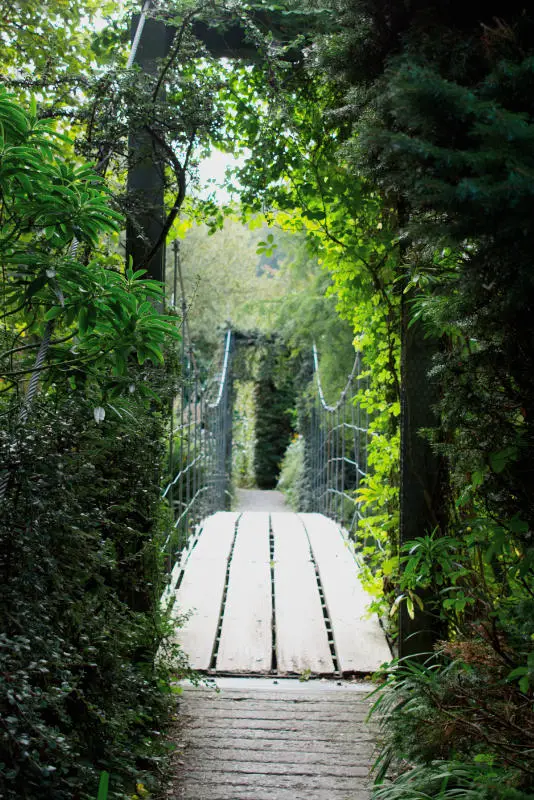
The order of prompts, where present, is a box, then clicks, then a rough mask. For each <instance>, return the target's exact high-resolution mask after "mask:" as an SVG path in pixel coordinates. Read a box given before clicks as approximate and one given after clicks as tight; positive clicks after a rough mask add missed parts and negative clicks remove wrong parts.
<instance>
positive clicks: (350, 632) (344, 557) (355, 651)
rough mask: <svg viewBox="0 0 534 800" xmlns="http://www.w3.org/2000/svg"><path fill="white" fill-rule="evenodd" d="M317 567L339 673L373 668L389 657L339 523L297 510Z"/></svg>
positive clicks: (384, 640)
mask: <svg viewBox="0 0 534 800" xmlns="http://www.w3.org/2000/svg"><path fill="white" fill-rule="evenodd" d="M299 517H300V519H301V520H302V521H303V523H304V526H305V528H306V532H307V534H308V537H309V540H310V544H311V547H312V551H313V554H314V556H315V560H316V562H317V565H318V569H319V576H320V579H321V583H322V586H323V590H324V595H325V601H326V606H327V610H328V616H329V618H330V620H331V623H332V632H333V635H334V641H335V644H336V653H337V657H338V662H339V669H340V671H341V672H343V673H350V672H374V671H375V670H376V669H378V667H379V666H380V665H381V664H383V663H385V662H386V661H390V660H391V652H390V650H389V647H388V644H387V641H386V638H385V636H384V632H383V631H382V628H381V627H380V624H379V622H378V618H377V616H376V614H373V615H372V616H370V615H369V612H368V611H367V606H368V605H369V596H368V595H367V594H366V592H365V590H364V588H363V586H362V584H361V582H360V580H359V578H358V572H357V569H356V564H355V561H354V558H353V555H352V552H351V550H350V549H349V547H348V542H347V541H346V540H345V539H344V538H343V536H342V533H341V531H340V529H339V526H338V525H336V523H335V522H334V521H333V520H331V519H328V518H327V517H324V516H323V515H322V514H299Z"/></svg>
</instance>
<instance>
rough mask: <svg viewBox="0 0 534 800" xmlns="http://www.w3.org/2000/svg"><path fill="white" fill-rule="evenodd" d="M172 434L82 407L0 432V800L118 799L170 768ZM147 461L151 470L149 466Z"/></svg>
mask: <svg viewBox="0 0 534 800" xmlns="http://www.w3.org/2000/svg"><path fill="white" fill-rule="evenodd" d="M162 433H163V427H162V421H161V418H160V416H159V415H158V414H157V413H151V412H148V411H147V410H146V409H143V407H142V406H141V404H139V405H137V404H136V403H131V404H130V406H129V408H128V411H127V413H124V412H123V413H122V418H119V416H114V415H113V414H111V415H110V414H109V413H108V417H107V418H106V420H105V421H104V422H103V423H102V424H100V425H97V424H96V423H95V422H94V420H93V412H92V407H91V405H90V403H89V402H88V401H87V400H85V399H84V397H83V396H80V395H79V394H75V395H73V396H72V397H71V398H70V399H67V400H66V401H63V402H61V403H59V404H52V403H51V402H50V403H47V402H46V401H42V402H41V403H40V404H39V405H38V406H37V407H35V410H34V413H33V414H32V417H31V423H30V424H28V425H27V426H25V427H23V428H20V427H18V426H17V425H14V424H11V425H8V426H7V429H4V430H2V432H1V433H0V464H1V465H2V466H3V467H5V468H7V469H8V470H9V472H10V483H9V489H8V493H7V496H6V498H5V500H4V502H3V505H2V519H1V522H0V559H1V560H0V582H1V585H2V604H1V606H0V630H1V633H0V676H1V677H0V795H1V796H2V797H5V798H6V800H15V798H16V799H17V800H22V798H24V799H27V800H29V799H30V798H31V800H45V798H46V799H47V800H49V799H51V798H54V800H72V798H94V797H95V796H96V790H97V786H98V777H99V773H100V770H102V769H106V770H108V771H110V772H111V785H110V790H111V791H110V797H114V798H122V797H126V796H131V792H130V793H129V794H128V792H127V790H128V788H130V789H131V788H132V787H134V786H135V780H136V779H139V778H141V779H142V780H144V781H145V783H146V784H147V785H150V784H151V778H150V775H149V773H150V771H151V769H153V768H154V766H155V764H157V763H158V761H159V759H160V758H161V756H162V749H161V747H160V746H159V745H158V743H157V739H158V735H157V729H158V726H159V725H160V724H161V722H162V720H163V719H164V717H165V715H166V713H167V709H168V705H169V704H168V699H169V697H170V689H169V687H168V681H167V674H166V672H165V668H164V667H163V665H159V664H158V663H157V662H156V660H155V655H156V651H157V649H158V647H159V646H160V644H161V642H162V640H163V638H164V634H165V618H164V616H163V615H162V614H161V613H160V608H159V597H160V594H161V589H162V586H161V576H160V573H161V569H160V562H161V558H160V554H159V548H160V543H161V541H162V539H163V537H164V535H165V528H166V526H167V518H166V512H165V510H164V507H163V506H162V503H161V500H160V479H161V466H162V459H163V454H164V448H163V447H162ZM141 456H142V457H141Z"/></svg>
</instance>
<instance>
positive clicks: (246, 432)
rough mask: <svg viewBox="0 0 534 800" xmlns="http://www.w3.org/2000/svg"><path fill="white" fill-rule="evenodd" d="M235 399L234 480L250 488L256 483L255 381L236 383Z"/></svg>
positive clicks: (233, 431)
mask: <svg viewBox="0 0 534 800" xmlns="http://www.w3.org/2000/svg"><path fill="white" fill-rule="evenodd" d="M235 398H236V399H235V402H234V419H233V426H232V478H233V481H234V483H235V485H236V486H239V487H243V488H250V487H252V486H254V485H255V483H256V475H255V473H254V445H255V438H256V430H255V429H256V419H255V407H254V383H253V381H252V380H247V381H243V380H241V381H236V382H235Z"/></svg>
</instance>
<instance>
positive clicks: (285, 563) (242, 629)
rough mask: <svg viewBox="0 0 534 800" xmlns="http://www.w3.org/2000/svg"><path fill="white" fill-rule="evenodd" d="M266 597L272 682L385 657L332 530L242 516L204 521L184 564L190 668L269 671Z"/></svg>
mask: <svg viewBox="0 0 534 800" xmlns="http://www.w3.org/2000/svg"><path fill="white" fill-rule="evenodd" d="M236 525H237V529H236ZM236 530H237V533H236ZM234 536H235V546H234V549H233V553H232V557H231V560H230V562H229V558H230V555H231V549H232V543H233V542H234ZM269 537H270V538H271V542H269ZM270 544H271V545H272V544H274V556H273V561H272V562H271V553H270ZM310 547H311V549H310ZM312 554H313V555H312ZM228 566H229V572H228V574H229V582H228V587H227V592H226V603H225V605H224V607H223V605H222V601H223V597H224V592H225V585H226V576H227V569H228ZM316 567H317V572H318V574H319V583H318V581H317V576H316ZM271 574H273V575H274V584H273V585H272V584H271ZM320 588H322V591H323V592H324V598H323V597H322V596H321V593H320ZM273 592H274V612H275V613H274V620H275V626H274V639H275V643H276V648H275V651H276V671H277V672H278V674H280V675H288V674H295V673H298V674H302V673H305V674H307V673H311V674H314V675H315V674H321V675H333V674H336V667H337V671H338V672H339V671H340V672H343V673H368V672H373V671H375V670H376V669H378V667H379V666H380V665H381V664H382V663H384V662H385V661H388V660H389V659H390V652H389V648H388V645H387V642H386V638H385V636H384V633H383V631H382V629H381V628H380V625H379V623H378V620H377V618H376V616H375V617H370V616H369V615H368V612H367V606H368V605H369V602H370V598H369V597H368V596H367V595H366V593H365V592H364V590H363V588H362V586H361V583H360V581H359V578H358V574H357V567H356V563H355V561H354V558H353V555H352V552H351V550H350V549H349V548H348V547H347V546H346V543H345V542H344V539H343V537H342V533H341V531H340V530H339V527H338V526H337V525H336V524H335V523H334V522H332V521H331V520H329V519H327V518H326V517H323V516H322V515H320V514H300V515H297V514H293V513H291V512H271V513H269V512H259V511H256V512H254V511H245V512H243V513H242V514H241V515H238V514H236V513H232V512H218V513H217V514H215V515H213V516H212V517H209V518H208V519H207V520H205V521H204V524H203V530H202V533H201V534H200V536H199V539H198V542H197V544H196V546H195V548H194V549H193V551H192V552H191V555H190V556H189V559H188V561H187V564H186V568H185V572H184V577H183V580H182V583H181V584H180V586H179V589H178V592H177V594H176V603H175V611H176V613H177V614H179V613H183V612H187V611H189V610H191V609H194V611H193V614H192V616H191V618H190V620H189V621H188V622H187V624H186V625H185V627H184V628H182V629H180V630H179V631H178V632H177V638H178V640H179V641H180V643H181V644H182V646H183V649H184V650H185V652H186V653H187V654H188V655H189V657H190V662H191V665H192V666H193V667H194V668H195V669H198V670H204V671H207V670H209V669H210V664H211V660H212V654H213V653H215V654H216V662H215V663H216V673H223V674H228V673H235V674H267V673H269V671H270V670H271V666H272V639H271V635H272V633H273V631H272V610H273ZM323 600H324V603H323ZM221 625H222V629H221V635H220V641H218V640H217V638H216V637H217V631H218V630H219V629H220V627H221ZM329 634H330V639H329ZM335 659H337V664H336V661H335ZM237 796H238V795H236V797H237Z"/></svg>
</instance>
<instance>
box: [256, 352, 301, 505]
mask: <svg viewBox="0 0 534 800" xmlns="http://www.w3.org/2000/svg"><path fill="white" fill-rule="evenodd" d="M280 355H281V353H280V345H278V346H277V343H276V342H275V343H273V344H267V345H266V346H265V347H264V351H263V353H262V354H261V357H260V363H259V367H258V377H257V379H256V383H255V386H254V400H255V419H256V442H255V451H254V471H255V474H256V484H257V485H258V487H259V488H260V489H274V488H275V487H276V484H277V481H278V476H279V474H280V468H281V464H282V459H283V457H284V453H285V451H286V448H287V445H288V444H289V439H290V437H291V433H292V430H293V425H292V416H291V412H292V409H293V407H294V403H295V394H294V392H295V390H294V386H293V382H292V380H291V377H290V376H289V375H287V373H285V374H284V370H283V364H282V365H281V363H280ZM281 367H282V368H281Z"/></svg>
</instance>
